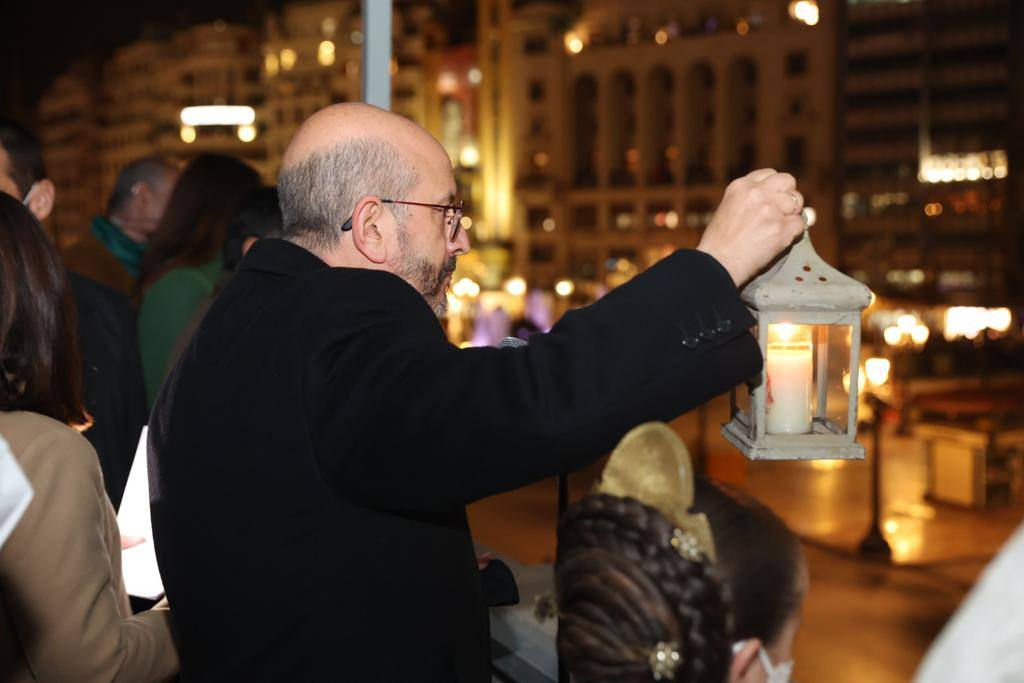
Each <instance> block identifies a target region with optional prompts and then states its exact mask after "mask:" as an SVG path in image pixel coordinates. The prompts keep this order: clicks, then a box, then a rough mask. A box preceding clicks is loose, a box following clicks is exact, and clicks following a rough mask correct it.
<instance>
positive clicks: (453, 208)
mask: <svg viewBox="0 0 1024 683" xmlns="http://www.w3.org/2000/svg"><path fill="white" fill-rule="evenodd" d="M380 201H381V203H383V204H404V205H406V206H425V207H427V208H428V209H437V210H438V211H444V225H445V227H446V228H447V229H448V230H449V231H450V232H449V236H448V241H449V242H454V241H455V240H456V239H458V237H459V230H461V229H462V207H463V205H465V202H464V201H461V202H459V203H458V204H424V203H422V202H404V201H402V200H400V199H382V200H380ZM352 218H353V217H352V216H349V218H348V220H347V221H345V222H344V223H342V224H341V229H342V230H343V231H345V232H348V231H349V230H351V229H352Z"/></svg>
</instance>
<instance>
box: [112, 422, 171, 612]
mask: <svg viewBox="0 0 1024 683" xmlns="http://www.w3.org/2000/svg"><path fill="white" fill-rule="evenodd" d="M148 433H149V428H148V427H143V428H142V435H141V436H140V437H139V445H138V447H137V448H136V449H135V460H134V461H132V469H131V471H130V472H129V473H128V483H127V484H126V485H125V487H124V496H123V497H122V498H121V507H120V509H119V510H118V511H117V525H118V527H120V529H121V535H122V536H136V537H139V538H144V539H146V540H145V541H144V542H143V543H140V544H139V545H136V546H133V547H131V548H126V549H125V550H122V551H121V572H122V574H123V575H124V587H125V590H127V591H128V595H134V596H136V597H140V598H147V599H149V600H156V599H158V598H160V597H161V596H163V594H164V582H163V579H161V578H160V568H159V567H158V566H157V563H156V545H155V544H154V543H153V522H152V520H151V518H150V516H149V464H148V458H147V454H146V437H147V435H148Z"/></svg>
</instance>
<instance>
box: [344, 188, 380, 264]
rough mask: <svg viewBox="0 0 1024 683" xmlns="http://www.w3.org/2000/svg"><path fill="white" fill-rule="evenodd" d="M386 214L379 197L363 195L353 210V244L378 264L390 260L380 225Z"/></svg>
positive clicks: (365, 256) (369, 259) (368, 258)
mask: <svg viewBox="0 0 1024 683" xmlns="http://www.w3.org/2000/svg"><path fill="white" fill-rule="evenodd" d="M384 216H385V212H384V204H383V202H381V200H380V198H379V197H363V198H362V199H360V200H359V202H358V203H357V204H356V206H355V209H354V210H353V212H352V230H351V232H352V244H353V245H354V246H355V248H356V250H357V251H359V253H360V254H362V255H363V257H364V258H365V259H366V260H367V261H369V262H370V263H374V264H377V265H380V264H382V263H385V262H386V261H387V260H388V248H387V243H386V242H385V240H384V231H383V230H381V225H380V223H381V221H382V220H383V218H384Z"/></svg>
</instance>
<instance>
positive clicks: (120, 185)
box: [63, 156, 178, 296]
mask: <svg viewBox="0 0 1024 683" xmlns="http://www.w3.org/2000/svg"><path fill="white" fill-rule="evenodd" d="M177 179H178V169H177V168H175V167H174V166H173V165H172V164H171V163H170V162H168V161H167V160H166V159H164V158H163V157H158V156H152V157H145V158H142V159H139V160H138V161H133V162H132V163H130V164H128V165H127V166H126V167H125V168H124V169H123V170H122V171H121V173H120V174H119V175H118V177H117V182H116V183H115V185H114V190H113V191H112V192H111V193H110V197H109V199H107V211H106V215H103V216H96V217H94V218H93V219H92V225H91V226H90V229H89V232H88V233H86V234H85V235H83V236H82V238H81V239H80V240H78V241H77V242H76V243H75V244H73V245H71V247H69V248H68V249H67V250H65V252H64V254H63V257H64V263H65V265H67V267H68V270H71V271H73V272H75V273H79V274H80V275H85V276H86V277H89V278H92V279H93V280H96V281H97V282H101V283H103V284H105V285H106V286H108V287H110V288H111V289H115V290H117V291H119V292H121V293H122V294H124V295H125V296H131V294H132V292H133V291H134V290H135V279H136V278H137V277H138V276H139V266H140V264H141V263H142V255H143V254H144V253H145V251H146V243H147V242H148V240H149V237H150V235H151V234H152V233H153V231H154V230H155V229H156V226H157V223H158V222H159V220H160V217H161V216H162V215H163V213H164V208H165V207H166V206H167V200H168V198H169V197H170V195H171V189H172V188H173V187H174V182H175V181H176V180H177Z"/></svg>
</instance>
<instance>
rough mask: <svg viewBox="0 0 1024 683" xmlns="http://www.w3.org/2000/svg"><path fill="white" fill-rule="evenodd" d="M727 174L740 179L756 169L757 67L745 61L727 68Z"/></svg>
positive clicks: (737, 62)
mask: <svg viewBox="0 0 1024 683" xmlns="http://www.w3.org/2000/svg"><path fill="white" fill-rule="evenodd" d="M728 87H729V92H728V97H729V111H728V129H727V133H728V134H727V136H726V139H727V143H726V144H727V150H728V152H727V153H728V164H729V166H728V174H729V177H728V178H727V179H726V180H732V179H733V178H739V177H740V176H744V175H746V174H747V173H750V172H751V171H753V170H754V168H756V167H757V157H758V154H757V117H758V111H757V87H758V74H757V65H756V64H754V62H753V60H751V59H748V58H743V59H738V60H736V61H735V62H733V64H732V66H730V67H729V86H728Z"/></svg>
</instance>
